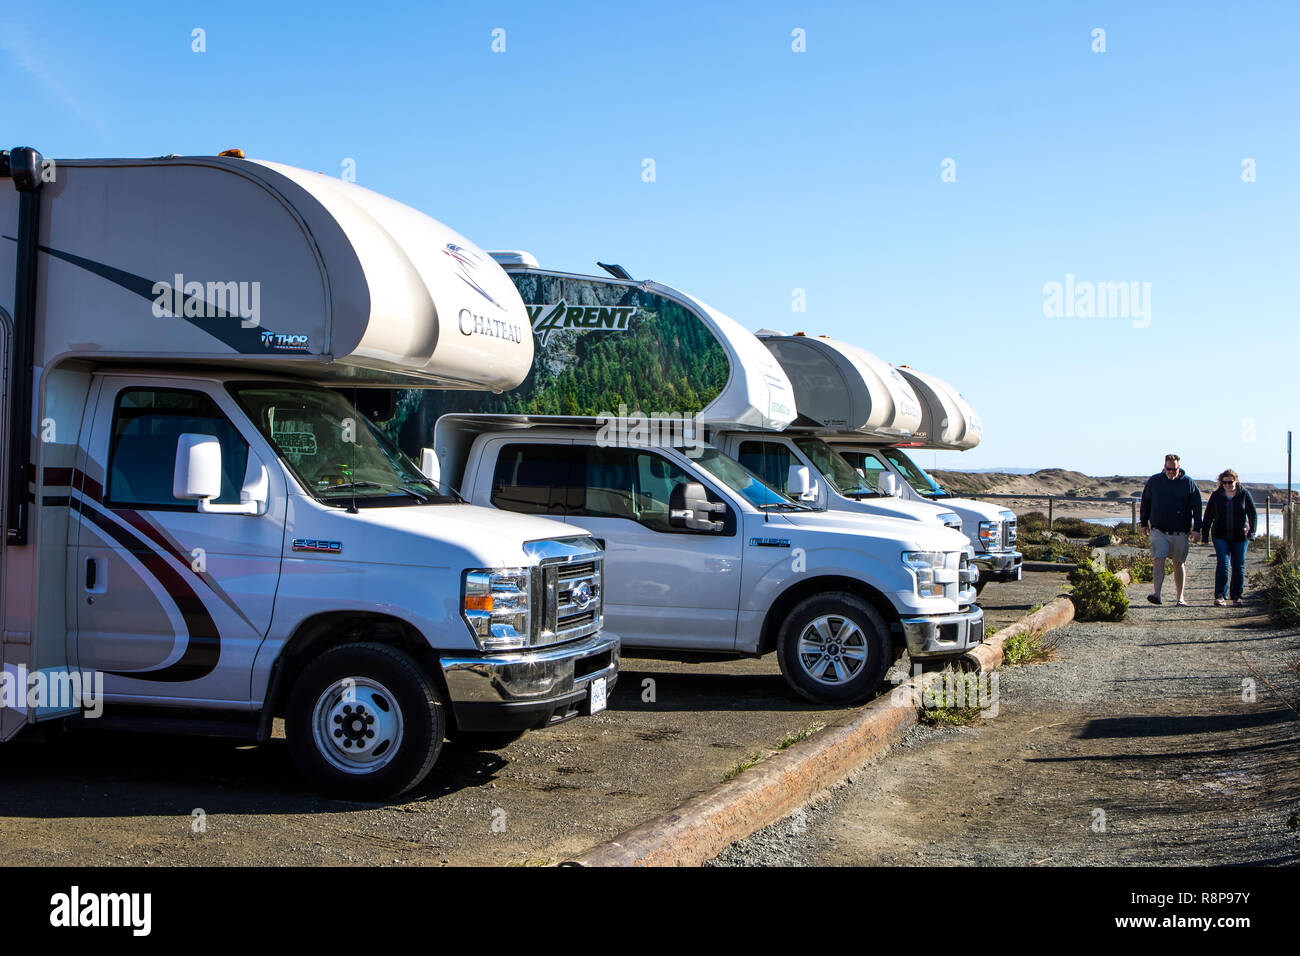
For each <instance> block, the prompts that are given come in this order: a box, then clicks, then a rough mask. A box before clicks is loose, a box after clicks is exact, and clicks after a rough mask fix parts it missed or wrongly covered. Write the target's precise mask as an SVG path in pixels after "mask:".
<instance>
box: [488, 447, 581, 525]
mask: <svg viewBox="0 0 1300 956" xmlns="http://www.w3.org/2000/svg"><path fill="white" fill-rule="evenodd" d="M577 459H578V449H575V448H574V447H573V446H571V445H532V444H525V445H506V446H505V447H504V448H502V449H501V452H500V453H499V454H498V455H497V465H496V471H495V473H494V474H493V476H492V504H493V505H494V506H495V507H497V508H500V509H501V510H503V511H517V512H521V513H523V514H535V515H550V516H551V517H563V516H564V515H569V514H577V513H578V511H579V509H580V508H581V506H582V498H583V489H582V488H581V487H579V486H577V485H576V484H575V482H574V480H573V479H574V477H575V473H576V472H577V464H578V460H577Z"/></svg>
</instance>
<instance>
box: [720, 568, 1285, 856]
mask: <svg viewBox="0 0 1300 956" xmlns="http://www.w3.org/2000/svg"><path fill="white" fill-rule="evenodd" d="M1260 560H1261V559H1260V557H1259V556H1254V557H1253V561H1252V563H1253V564H1255V565H1256V566H1258V563H1259V562H1260ZM1189 570H1190V573H1191V578H1190V580H1191V582H1192V586H1191V588H1190V589H1189V593H1188V600H1189V601H1190V602H1191V603H1192V606H1191V607H1187V608H1179V607H1175V606H1173V605H1172V603H1171V602H1169V603H1166V604H1164V605H1163V606H1161V607H1154V606H1152V605H1150V604H1148V603H1147V602H1146V600H1145V595H1146V594H1147V593H1148V592H1149V590H1150V587H1149V585H1135V586H1133V587H1131V588H1129V590H1128V594H1129V599H1130V601H1131V602H1132V611H1131V613H1130V620H1129V621H1127V622H1125V623H1121V624H1097V623H1091V624H1078V623H1076V624H1073V625H1070V626H1069V627H1067V628H1065V629H1063V630H1061V631H1060V632H1057V633H1058V634H1059V636H1060V639H1061V645H1060V651H1059V657H1058V659H1057V660H1055V661H1053V662H1050V663H1046V664H1039V665H1031V666H1025V667H1019V668H1010V669H1004V670H1003V671H1002V672H1001V673H1000V675H999V688H998V689H999V698H1000V699H999V712H998V713H997V715H996V716H995V717H992V718H991V719H987V720H981V721H979V722H978V723H976V724H974V725H972V726H969V727H963V728H958V729H947V730H934V729H930V728H924V727H918V728H916V729H915V730H913V731H912V732H911V733H909V735H908V736H907V737H906V738H905V739H904V741H903V742H902V743H900V745H899V746H897V747H895V748H894V750H893V751H892V752H891V753H889V754H887V755H885V756H884V757H883V758H881V759H880V760H878V761H876V762H875V763H874V764H872V765H870V766H868V767H866V768H863V769H861V770H859V771H858V772H857V773H856V774H855V775H854V777H853V779H852V781H851V782H850V783H848V784H845V785H842V786H841V787H838V788H836V789H835V790H834V791H832V793H831V794H830V795H829V796H828V798H827V799H826V800H824V801H822V802H821V803H820V804H818V805H816V806H813V807H809V808H806V809H805V810H803V811H801V812H799V813H796V814H795V815H794V816H793V817H791V818H788V819H787V820H785V821H782V822H781V823H778V824H775V825H773V826H772V827H769V828H767V829H766V830H764V831H761V832H760V833H758V834H755V835H754V836H753V837H751V838H750V839H749V840H746V841H742V842H741V843H738V844H735V845H733V846H732V847H729V848H728V849H727V850H726V851H724V853H723V854H722V855H721V856H720V857H719V859H718V860H717V861H716V862H717V863H719V864H723V865H786V864H813V865H817V864H913V865H943V864H973V865H989V866H996V865H1013V864H1023V865H1035V864H1037V865H1064V864H1118V865H1125V864H1129V865H1133V864H1139V865H1140V864H1161V863H1168V864H1232V863H1257V864H1284V863H1285V864H1296V863H1298V862H1300V829H1297V828H1298V827H1300V817H1298V816H1297V814H1298V813H1300V715H1297V713H1296V712H1295V710H1292V707H1295V708H1296V709H1300V676H1297V674H1296V673H1295V672H1294V671H1293V670H1291V669H1290V666H1289V665H1292V664H1293V663H1294V662H1296V661H1297V660H1300V632H1297V631H1295V630H1279V629H1276V628H1273V627H1271V626H1270V625H1269V623H1268V621H1267V618H1266V616H1265V614H1264V608H1263V606H1262V601H1261V600H1259V599H1257V598H1251V597H1250V596H1249V595H1248V606H1247V607H1245V608H1240V609H1238V608H1226V609H1225V608H1215V607H1213V606H1212V605H1211V600H1212V595H1211V582H1212V578H1213V558H1212V555H1211V554H1210V553H1209V552H1208V551H1206V550H1203V549H1198V550H1195V551H1193V553H1192V557H1191V560H1190V563H1189ZM1166 587H1167V591H1166V595H1165V596H1166V598H1170V597H1171V596H1172V589H1171V585H1168V584H1167V585H1166ZM1265 678H1266V679H1267V681H1268V682H1271V684H1272V687H1273V688H1274V689H1275V690H1276V691H1277V692H1278V693H1275V692H1274V689H1270V687H1269V686H1268V684H1267V683H1266V682H1265V680H1264V679H1265ZM1244 682H1245V683H1244ZM1252 688H1253V690H1254V693H1255V699H1253V700H1250V699H1243V696H1245V697H1246V698H1249V696H1250V694H1249V693H1245V694H1243V691H1244V690H1245V691H1249V690H1251V689H1252ZM1279 693H1280V694H1281V695H1282V697H1285V698H1286V699H1287V700H1289V702H1290V705H1288V704H1287V703H1286V702H1284V701H1283V700H1282V699H1280V698H1279V696H1278V694H1279Z"/></svg>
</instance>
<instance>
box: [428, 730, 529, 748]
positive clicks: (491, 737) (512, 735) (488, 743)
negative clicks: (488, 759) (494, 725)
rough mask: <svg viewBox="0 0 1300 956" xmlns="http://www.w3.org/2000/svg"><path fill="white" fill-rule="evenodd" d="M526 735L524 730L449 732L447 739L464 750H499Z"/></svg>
mask: <svg viewBox="0 0 1300 956" xmlns="http://www.w3.org/2000/svg"><path fill="white" fill-rule="evenodd" d="M526 733H528V731H526V730H449V731H447V739H448V740H450V741H451V742H452V743H453V744H455V745H456V746H457V747H464V748H465V749H466V750H500V749H501V748H503V747H508V746H510V745H511V744H512V743H514V742H515V741H516V740H518V739H519V738H520V737H522V736H523V735H524V734H526Z"/></svg>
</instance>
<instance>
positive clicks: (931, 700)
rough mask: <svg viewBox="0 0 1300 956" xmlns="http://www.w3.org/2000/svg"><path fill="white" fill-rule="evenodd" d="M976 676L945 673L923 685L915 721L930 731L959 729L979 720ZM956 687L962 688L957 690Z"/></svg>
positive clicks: (980, 691) (978, 683) (962, 673)
mask: <svg viewBox="0 0 1300 956" xmlns="http://www.w3.org/2000/svg"><path fill="white" fill-rule="evenodd" d="M982 680H983V677H982V676H981V675H980V674H978V673H971V672H958V671H952V670H945V671H944V672H943V673H942V674H940V675H939V676H938V677H936V678H932V679H931V680H928V681H926V684H925V693H924V695H923V697H922V707H921V710H920V712H919V713H918V714H917V719H918V720H919V721H920V722H921V723H923V724H927V725H929V726H931V727H937V726H948V727H962V726H965V725H966V724H971V723H974V722H975V721H976V720H977V719H978V718H979V716H980V712H981V708H980V706H979V702H980V699H981V693H982V688H981V681H982ZM958 684H961V685H962V686H961V687H960V689H959V688H958V686H957V685H958Z"/></svg>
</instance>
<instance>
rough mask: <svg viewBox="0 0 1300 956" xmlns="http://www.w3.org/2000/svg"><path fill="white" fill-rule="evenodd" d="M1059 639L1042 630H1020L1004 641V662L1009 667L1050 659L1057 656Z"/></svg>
mask: <svg viewBox="0 0 1300 956" xmlns="http://www.w3.org/2000/svg"><path fill="white" fill-rule="evenodd" d="M1057 645H1058V640H1057V639H1056V638H1048V637H1046V636H1044V634H1043V632H1042V631H1018V632H1016V633H1015V634H1012V635H1011V636H1010V637H1008V638H1007V639H1006V640H1005V641H1003V642H1002V663H1003V664H1004V665H1005V666H1007V667H1015V666H1017V665H1019V664H1035V663H1037V662H1039V661H1050V660H1052V659H1053V658H1054V657H1055V656H1056V649H1057Z"/></svg>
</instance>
